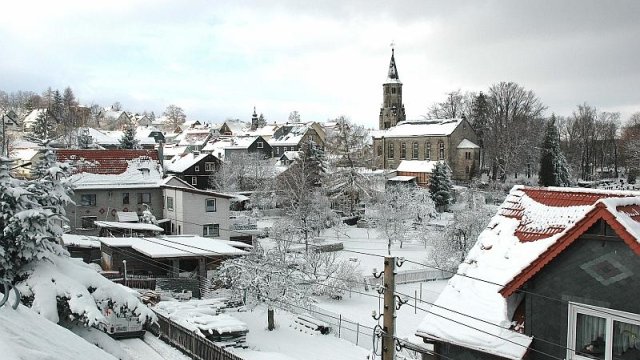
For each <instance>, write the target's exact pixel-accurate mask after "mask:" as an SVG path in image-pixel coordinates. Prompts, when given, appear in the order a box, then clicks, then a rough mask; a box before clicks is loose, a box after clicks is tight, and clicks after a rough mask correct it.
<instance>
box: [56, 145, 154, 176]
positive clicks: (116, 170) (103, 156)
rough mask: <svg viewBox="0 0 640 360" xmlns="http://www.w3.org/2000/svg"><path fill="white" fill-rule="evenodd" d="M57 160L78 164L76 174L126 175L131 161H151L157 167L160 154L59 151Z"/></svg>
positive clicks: (121, 150)
mask: <svg viewBox="0 0 640 360" xmlns="http://www.w3.org/2000/svg"><path fill="white" fill-rule="evenodd" d="M56 158H57V159H58V161H60V162H66V161H70V162H78V164H74V165H75V171H76V172H87V173H92V174H121V173H124V172H125V171H126V170H127V169H128V167H129V165H130V162H131V160H134V159H138V160H140V161H141V160H144V159H149V160H150V161H151V163H152V164H151V165H154V166H155V165H157V164H158V163H157V160H158V152H157V151H156V150H128V149H112V150H81V149H73V150H72V149H58V150H56Z"/></svg>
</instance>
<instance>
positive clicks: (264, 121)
mask: <svg viewBox="0 0 640 360" xmlns="http://www.w3.org/2000/svg"><path fill="white" fill-rule="evenodd" d="M266 125H267V119H265V118H264V115H263V114H262V113H260V116H258V127H259V128H261V127H264V126H266Z"/></svg>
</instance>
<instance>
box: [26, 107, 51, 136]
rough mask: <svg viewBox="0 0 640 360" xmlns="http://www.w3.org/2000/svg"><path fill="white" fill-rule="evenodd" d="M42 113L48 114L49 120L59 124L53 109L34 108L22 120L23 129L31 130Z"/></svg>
mask: <svg viewBox="0 0 640 360" xmlns="http://www.w3.org/2000/svg"><path fill="white" fill-rule="evenodd" d="M42 115H44V116H46V117H47V118H48V120H49V121H51V122H53V123H55V124H58V121H57V120H56V119H55V117H54V116H53V114H52V113H51V111H49V110H47V109H34V110H32V111H31V112H30V113H29V114H27V116H26V117H25V118H24V119H23V120H22V131H24V132H28V131H31V129H32V128H33V125H35V123H36V122H37V121H38V118H39V117H40V116H42Z"/></svg>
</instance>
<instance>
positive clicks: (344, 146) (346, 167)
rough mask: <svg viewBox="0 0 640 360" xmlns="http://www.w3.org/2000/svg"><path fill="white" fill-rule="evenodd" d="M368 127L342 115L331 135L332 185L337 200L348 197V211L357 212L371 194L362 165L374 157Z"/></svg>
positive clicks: (330, 182) (328, 142)
mask: <svg viewBox="0 0 640 360" xmlns="http://www.w3.org/2000/svg"><path fill="white" fill-rule="evenodd" d="M368 137H369V133H368V131H367V130H366V129H365V128H364V127H363V126H361V125H356V124H353V123H351V121H350V120H349V119H348V118H346V117H344V116H341V117H339V118H337V119H336V126H335V129H334V131H333V132H332V133H331V135H330V136H329V137H328V139H327V152H328V153H329V154H330V158H331V163H332V164H331V165H332V167H331V171H330V172H331V176H330V177H329V179H330V181H329V184H328V188H329V191H330V196H331V198H332V200H334V202H337V201H339V200H340V199H341V198H346V199H347V208H346V209H343V210H344V211H345V213H346V214H347V215H355V214H356V210H357V205H358V204H359V202H360V201H361V199H362V198H363V197H368V196H370V192H371V189H370V186H368V184H369V181H367V179H365V177H364V176H362V175H361V173H360V172H359V169H360V168H361V167H364V166H366V165H367V161H368V160H369V159H370V150H371V149H370V147H369V144H368Z"/></svg>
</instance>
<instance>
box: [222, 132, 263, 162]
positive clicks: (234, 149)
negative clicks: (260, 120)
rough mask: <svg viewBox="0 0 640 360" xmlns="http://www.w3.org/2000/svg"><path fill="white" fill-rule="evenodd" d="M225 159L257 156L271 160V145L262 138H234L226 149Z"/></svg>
mask: <svg viewBox="0 0 640 360" xmlns="http://www.w3.org/2000/svg"><path fill="white" fill-rule="evenodd" d="M224 151H225V159H229V160H230V159H232V158H233V156H237V155H244V154H256V155H258V158H261V159H266V158H270V157H271V154H272V150H271V145H269V143H268V142H267V141H266V140H265V139H264V138H263V137H262V136H234V137H232V138H231V143H230V144H229V145H228V146H226V147H225V148H224Z"/></svg>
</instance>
